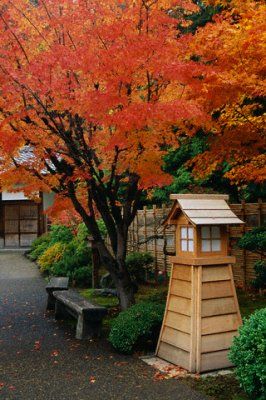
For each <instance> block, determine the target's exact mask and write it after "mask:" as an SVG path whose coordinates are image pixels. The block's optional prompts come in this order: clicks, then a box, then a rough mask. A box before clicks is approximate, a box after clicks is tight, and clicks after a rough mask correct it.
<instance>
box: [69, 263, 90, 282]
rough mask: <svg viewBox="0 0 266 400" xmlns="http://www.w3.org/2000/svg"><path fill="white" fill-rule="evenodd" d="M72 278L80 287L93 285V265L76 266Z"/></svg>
mask: <svg viewBox="0 0 266 400" xmlns="http://www.w3.org/2000/svg"><path fill="white" fill-rule="evenodd" d="M71 278H72V280H73V281H75V283H76V285H77V286H79V287H84V286H87V287H91V284H92V266H91V265H88V266H86V267H80V268H76V269H75V270H74V272H73V273H72V277H71Z"/></svg>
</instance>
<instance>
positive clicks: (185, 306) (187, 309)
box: [168, 294, 191, 316]
mask: <svg viewBox="0 0 266 400" xmlns="http://www.w3.org/2000/svg"><path fill="white" fill-rule="evenodd" d="M168 309H169V311H174V312H177V313H179V314H185V315H188V316H190V315H191V300H190V299H186V298H184V297H178V296H175V295H172V294H171V295H170V299H169V304H168Z"/></svg>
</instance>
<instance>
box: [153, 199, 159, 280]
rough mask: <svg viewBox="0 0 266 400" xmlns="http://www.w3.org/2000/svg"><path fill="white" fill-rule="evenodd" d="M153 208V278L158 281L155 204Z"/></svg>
mask: <svg viewBox="0 0 266 400" xmlns="http://www.w3.org/2000/svg"><path fill="white" fill-rule="evenodd" d="M152 209H153V234H154V247H153V248H154V280H155V282H156V283H157V282H158V261H157V236H156V235H157V229H156V211H157V208H156V204H154V205H153V206H152Z"/></svg>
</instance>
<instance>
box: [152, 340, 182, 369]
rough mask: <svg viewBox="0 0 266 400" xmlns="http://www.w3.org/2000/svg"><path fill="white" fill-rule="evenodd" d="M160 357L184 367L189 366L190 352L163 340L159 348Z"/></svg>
mask: <svg viewBox="0 0 266 400" xmlns="http://www.w3.org/2000/svg"><path fill="white" fill-rule="evenodd" d="M158 357H160V358H162V359H164V360H167V361H169V362H172V363H173V364H176V365H180V366H181V367H183V368H186V369H188V368H189V353H188V352H186V351H184V350H181V349H178V348H176V347H174V346H171V345H170V344H168V343H164V342H161V343H160V346H159V350H158Z"/></svg>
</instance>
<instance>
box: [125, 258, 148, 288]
mask: <svg viewBox="0 0 266 400" xmlns="http://www.w3.org/2000/svg"><path fill="white" fill-rule="evenodd" d="M152 263H153V256H152V255H151V254H150V253H139V252H134V253H130V254H128V256H127V257H126V266H127V270H128V272H129V274H130V276H131V279H132V280H133V281H135V282H137V283H144V282H145V281H146V277H147V274H148V272H149V271H150V270H151V265H152Z"/></svg>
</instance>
